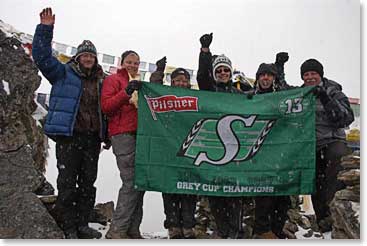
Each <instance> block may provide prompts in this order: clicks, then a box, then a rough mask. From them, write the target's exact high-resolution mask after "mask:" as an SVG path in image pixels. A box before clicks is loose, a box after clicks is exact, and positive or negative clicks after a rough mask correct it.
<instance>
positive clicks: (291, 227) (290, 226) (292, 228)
mask: <svg viewBox="0 0 367 246" xmlns="http://www.w3.org/2000/svg"><path fill="white" fill-rule="evenodd" d="M284 229H286V230H287V231H289V232H291V233H292V234H294V233H295V232H297V231H298V226H297V225H296V224H294V223H291V222H289V221H288V220H287V221H286V222H285V224H284V227H283V230H284Z"/></svg>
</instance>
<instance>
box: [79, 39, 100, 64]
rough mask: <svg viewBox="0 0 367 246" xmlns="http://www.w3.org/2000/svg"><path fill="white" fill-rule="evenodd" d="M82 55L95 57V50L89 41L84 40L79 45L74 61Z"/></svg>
mask: <svg viewBox="0 0 367 246" xmlns="http://www.w3.org/2000/svg"><path fill="white" fill-rule="evenodd" d="M84 53H90V54H92V55H94V56H96V57H97V49H96V47H95V46H94V44H93V43H92V42H91V41H89V40H84V41H83V42H82V43H81V44H79V46H78V48H77V52H76V55H75V60H77V59H78V57H79V56H80V55H81V54H84Z"/></svg>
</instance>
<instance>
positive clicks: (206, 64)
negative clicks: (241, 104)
mask: <svg viewBox="0 0 367 246" xmlns="http://www.w3.org/2000/svg"><path fill="white" fill-rule="evenodd" d="M212 74H213V67H212V54H211V53H210V51H209V52H203V51H201V52H200V56H199V69H198V73H197V76H196V80H197V82H198V85H199V89H200V90H207V91H217V92H228V93H242V92H241V91H240V90H238V89H237V88H236V87H234V86H233V85H232V81H229V82H228V83H216V82H215V80H214V78H213V75H212Z"/></svg>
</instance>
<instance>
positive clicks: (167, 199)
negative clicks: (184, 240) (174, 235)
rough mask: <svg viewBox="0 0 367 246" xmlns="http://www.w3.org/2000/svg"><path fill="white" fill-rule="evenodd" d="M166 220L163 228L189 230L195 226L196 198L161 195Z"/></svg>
mask: <svg viewBox="0 0 367 246" xmlns="http://www.w3.org/2000/svg"><path fill="white" fill-rule="evenodd" d="M162 197H163V205H164V213H165V214H166V220H165V221H164V228H166V229H168V228H170V227H179V228H186V229H190V228H193V227H194V226H195V224H196V221H195V216H194V214H195V208H196V196H195V195H184V194H168V193H162Z"/></svg>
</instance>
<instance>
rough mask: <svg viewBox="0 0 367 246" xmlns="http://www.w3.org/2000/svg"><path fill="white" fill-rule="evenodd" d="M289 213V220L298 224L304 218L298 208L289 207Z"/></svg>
mask: <svg viewBox="0 0 367 246" xmlns="http://www.w3.org/2000/svg"><path fill="white" fill-rule="evenodd" d="M287 214H288V218H289V221H290V222H292V223H294V224H298V222H299V221H300V220H301V218H302V215H301V214H300V213H299V210H298V209H289V210H288V212H287Z"/></svg>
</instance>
